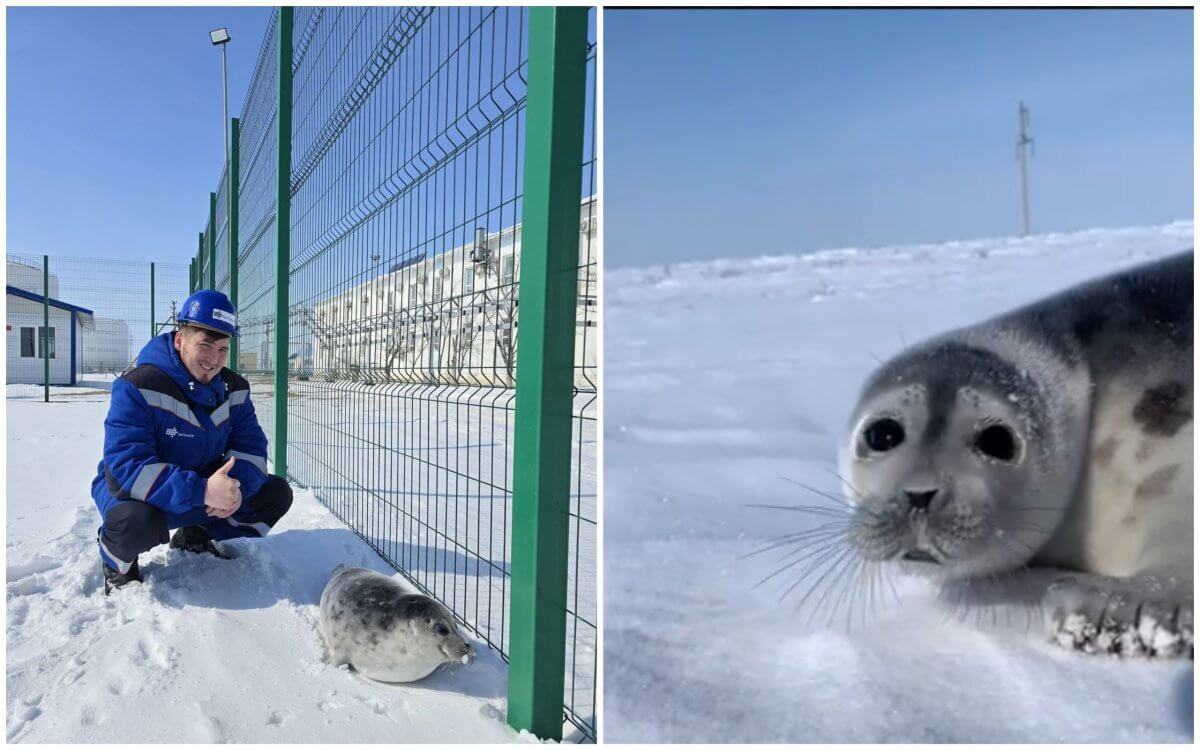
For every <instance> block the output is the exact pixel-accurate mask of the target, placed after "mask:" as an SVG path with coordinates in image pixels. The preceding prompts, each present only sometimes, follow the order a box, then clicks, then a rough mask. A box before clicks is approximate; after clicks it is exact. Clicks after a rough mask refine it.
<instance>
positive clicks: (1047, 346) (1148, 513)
mask: <svg viewBox="0 0 1200 750" xmlns="http://www.w3.org/2000/svg"><path fill="white" fill-rule="evenodd" d="M1192 267H1193V258H1192V253H1191V252H1190V251H1189V252H1187V253H1184V254H1181V255H1177V256H1173V257H1170V258H1167V259H1165V260H1160V261H1156V262H1153V263H1149V264H1146V265H1143V266H1140V267H1137V268H1134V269H1131V270H1128V271H1124V272H1121V273H1117V274H1114V275H1112V276H1109V277H1106V278H1102V279H1099V280H1097V281H1093V282H1090V283H1087V284H1083V285H1080V286H1077V287H1074V288H1072V289H1068V290H1066V291H1064V292H1061V293H1059V294H1056V295H1054V296H1052V297H1050V298H1048V299H1045V300H1043V301H1040V302H1037V303H1035V304H1032V305H1029V306H1027V307H1023V308H1020V309H1018V310H1015V311H1013V312H1010V313H1008V314H1005V315H1001V316H999V317H997V318H993V319H991V320H987V321H985V322H983V323H979V324H978V325H974V326H970V327H966V328H962V329H959V330H956V331H952V332H950V333H947V334H945V335H942V336H939V337H937V338H934V339H932V340H929V341H926V342H924V343H921V344H918V345H916V346H913V347H911V348H910V349H908V350H906V351H904V352H901V353H900V354H899V355H897V356H896V357H895V358H893V359H892V360H890V361H888V362H885V363H884V364H883V365H882V366H881V367H880V368H879V369H878V370H877V371H876V372H875V373H874V374H873V375H872V376H871V377H870V379H869V380H868V381H867V383H866V385H865V386H864V388H863V391H862V394H861V396H860V399H859V403H858V406H857V407H856V408H855V410H854V413H853V416H852V418H851V420H850V430H849V435H848V438H847V440H846V441H845V442H844V444H843V446H842V459H841V460H842V467H843V475H844V476H845V478H846V480H847V484H848V485H849V486H850V490H849V492H851V493H852V494H853V497H851V498H850V504H851V506H852V508H853V511H852V517H851V520H850V526H849V540H850V544H851V547H852V548H853V549H854V550H855V551H856V552H857V553H858V555H859V556H860V557H861V558H863V559H864V560H868V561H892V560H905V561H907V562H908V563H911V564H913V566H914V567H916V568H918V569H920V570H921V571H922V572H924V573H928V574H931V575H933V576H935V577H939V578H941V579H943V580H947V581H958V582H961V581H962V580H964V579H966V580H971V579H986V578H987V577H991V576H994V575H995V574H999V573H1004V572H1008V571H1015V570H1019V569H1021V568H1022V567H1024V566H1030V567H1035V566H1041V567H1051V568H1057V569H1061V570H1062V571H1063V574H1062V575H1061V576H1060V577H1059V578H1058V579H1057V580H1055V582H1054V583H1053V584H1052V585H1050V587H1049V588H1048V590H1047V591H1046V593H1045V595H1044V597H1043V599H1042V604H1043V609H1044V610H1045V611H1046V612H1047V614H1049V615H1051V619H1050V624H1051V629H1052V635H1053V637H1054V640H1056V641H1057V642H1059V643H1061V644H1063V645H1066V646H1069V647H1073V648H1077V649H1080V650H1083V651H1088V652H1092V651H1101V652H1111V653H1122V654H1140V655H1147V656H1178V655H1184V656H1191V654H1192V545H1193V542H1192V538H1193V528H1192V523H1193V485H1192V477H1193V458H1192V447H1193V434H1192V430H1193V424H1194V422H1193V409H1194V405H1193V393H1192V368H1193V341H1192V329H1193V320H1192V315H1193V291H1192Z"/></svg>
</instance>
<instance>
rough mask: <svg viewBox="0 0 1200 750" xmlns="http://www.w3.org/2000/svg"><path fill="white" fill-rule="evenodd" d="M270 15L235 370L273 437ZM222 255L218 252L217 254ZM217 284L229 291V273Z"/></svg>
mask: <svg viewBox="0 0 1200 750" xmlns="http://www.w3.org/2000/svg"><path fill="white" fill-rule="evenodd" d="M278 23H279V13H278V11H275V12H273V13H272V14H271V19H270V21H269V23H268V26H267V32H266V35H265V37H264V41H263V45H262V48H261V50H260V51H259V54H258V61H257V62H256V63H255V69H254V76H253V78H252V79H251V82H250V89H249V91H248V92H247V94H246V101H245V104H244V105H243V107H242V112H241V118H240V121H241V130H240V133H239V134H238V160H239V162H238V163H239V171H240V179H239V181H238V195H237V198H238V214H237V218H238V226H237V235H238V251H237V257H238V330H239V332H240V335H239V337H238V350H237V368H236V369H237V370H238V372H239V373H240V374H241V375H242V376H244V377H245V378H246V379H247V380H249V381H250V383H251V387H252V388H253V393H254V408H255V411H256V413H257V415H258V420H259V423H260V424H261V426H262V428H263V430H264V431H265V432H266V434H267V435H268V436H269V437H272V438H273V432H272V429H271V426H272V424H273V420H274V403H275V401H274V373H275V366H274V362H273V358H274V348H273V343H272V341H273V340H272V334H273V332H274V328H275V301H274V300H275V175H276V168H277V167H276V163H275V153H276V140H277V139H276V135H275V116H276V113H277V102H276V92H275V83H276V70H275V67H276V66H275V34H276V25H277V24H278ZM227 233H228V230H227ZM218 254H219V253H218ZM219 288H220V289H221V290H222V291H224V292H226V293H228V292H229V286H228V272H226V274H225V279H224V280H223V281H222V283H221V285H220V286H219Z"/></svg>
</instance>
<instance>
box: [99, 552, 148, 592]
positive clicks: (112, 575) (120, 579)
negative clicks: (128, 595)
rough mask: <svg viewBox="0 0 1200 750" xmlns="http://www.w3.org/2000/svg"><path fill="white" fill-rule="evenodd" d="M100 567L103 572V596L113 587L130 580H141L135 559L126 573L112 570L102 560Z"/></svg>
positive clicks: (120, 585) (139, 581)
mask: <svg viewBox="0 0 1200 750" xmlns="http://www.w3.org/2000/svg"><path fill="white" fill-rule="evenodd" d="M100 569H101V570H102V571H103V572H104V595H105V596H108V595H109V594H110V593H112V590H113V589H116V588H120V587H122V586H124V585H125V584H127V583H129V582H130V581H137V582H138V583H141V582H142V573H141V571H139V570H138V564H137V560H134V561H133V565H131V566H129V572H127V573H121V572H119V571H116V570H113V569H112V568H110V567H108V566H107V565H105V564H104V563H103V562H101V563H100Z"/></svg>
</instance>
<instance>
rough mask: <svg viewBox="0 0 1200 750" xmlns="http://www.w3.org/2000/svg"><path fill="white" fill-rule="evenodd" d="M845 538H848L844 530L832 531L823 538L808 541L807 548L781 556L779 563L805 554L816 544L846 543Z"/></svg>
mask: <svg viewBox="0 0 1200 750" xmlns="http://www.w3.org/2000/svg"><path fill="white" fill-rule="evenodd" d="M845 538H846V536H845V533H844V531H842V530H834V531H830V532H828V533H827V534H825V535H823V536H821V537H817V538H815V539H812V540H806V541H807V542H808V545H807V546H805V547H801V548H800V549H797V550H792V551H791V552H788V553H785V554H783V555H780V557H779V561H780V562H783V561H784V560H787V559H789V558H791V557H794V556H795V555H799V554H801V553H802V552H804V551H805V550H807V549H810V548H811V547H812V546H813V545H816V544H820V543H828V542H832V543H834V544H841V543H843V542H844V541H845Z"/></svg>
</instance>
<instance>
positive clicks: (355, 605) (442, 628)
mask: <svg viewBox="0 0 1200 750" xmlns="http://www.w3.org/2000/svg"><path fill="white" fill-rule="evenodd" d="M321 633H322V635H323V636H324V639H325V645H326V647H327V648H328V651H329V658H330V663H332V664H334V665H338V664H349V665H350V666H352V667H354V669H355V671H357V672H360V673H362V674H364V675H366V676H367V677H370V678H371V679H373V680H379V681H381V682H413V681H415V680H419V679H421V678H423V677H426V676H428V675H429V674H430V673H431V672H433V670H435V669H437V668H438V667H439V666H440V665H442V664H444V663H448V662H462V663H464V664H470V663H471V661H473V660H474V658H475V649H474V648H473V647H472V646H471V644H470V643H469V642H468V641H467V640H466V638H464V637H463V635H462V634H461V633H460V632H459V629H458V627H457V625H456V623H455V622H454V616H453V615H452V614H451V613H450V610H448V609H446V607H444V606H442V605H441V604H439V603H438V602H437V601H435V600H433V599H432V598H430V597H428V596H425V595H424V594H420V593H417V592H416V591H413V590H412V589H409V588H408V587H407V586H405V585H403V584H401V583H400V582H399V581H397V580H396V579H395V578H390V577H388V576H385V575H383V574H381V573H376V572H374V571H372V570H367V569H365V568H351V567H347V566H343V565H339V566H338V567H337V568H336V569H335V570H334V572H333V576H332V577H331V578H330V579H329V583H328V584H326V585H325V591H324V592H322V594H321Z"/></svg>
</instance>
